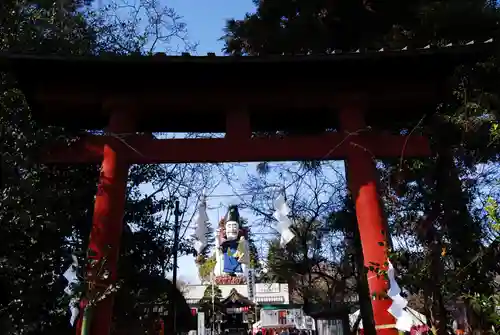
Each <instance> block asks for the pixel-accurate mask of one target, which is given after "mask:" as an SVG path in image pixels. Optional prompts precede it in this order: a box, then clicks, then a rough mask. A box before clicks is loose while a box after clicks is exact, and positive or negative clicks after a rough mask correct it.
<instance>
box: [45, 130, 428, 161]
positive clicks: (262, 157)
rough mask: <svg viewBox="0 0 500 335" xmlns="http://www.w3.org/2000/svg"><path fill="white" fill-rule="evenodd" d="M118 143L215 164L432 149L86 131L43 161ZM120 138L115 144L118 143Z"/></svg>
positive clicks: (330, 138) (141, 157) (335, 138)
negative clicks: (91, 133) (119, 136)
mask: <svg viewBox="0 0 500 335" xmlns="http://www.w3.org/2000/svg"><path fill="white" fill-rule="evenodd" d="M109 143H111V145H115V146H116V145H119V146H120V148H117V149H118V150H120V151H121V152H122V153H123V154H124V155H126V157H127V158H126V161H127V162H128V163H130V164H150V163H157V164H160V163H216V162H259V161H298V160H341V159H345V158H346V156H347V152H348V151H349V150H351V148H354V149H359V150H368V151H369V152H370V153H371V154H373V155H374V156H375V157H377V158H387V157H401V156H404V157H425V156H429V155H430V154H431V151H430V148H429V143H428V140H427V138H426V137H423V136H411V137H403V136H398V135H376V134H373V135H372V134H364V135H357V136H353V135H351V136H349V137H348V138H346V135H344V134H341V133H325V134H323V135H317V136H303V137H286V138H252V139H248V140H237V141H234V140H231V139H227V138H210V139H162V140H158V139H152V138H148V137H146V136H131V137H126V138H124V139H123V140H120V142H119V141H117V140H116V139H115V138H111V137H107V136H88V137H85V138H82V139H80V140H79V141H77V142H76V143H75V144H73V145H72V146H70V147H61V148H58V149H56V148H55V147H53V148H52V150H48V151H46V152H47V153H46V154H45V155H44V156H43V157H42V158H41V159H42V161H43V162H45V163H99V162H101V160H102V155H103V148H104V145H105V144H109ZM117 143H119V144H117Z"/></svg>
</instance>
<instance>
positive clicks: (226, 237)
mask: <svg viewBox="0 0 500 335" xmlns="http://www.w3.org/2000/svg"><path fill="white" fill-rule="evenodd" d="M218 233H219V234H218V241H217V242H216V247H218V249H219V251H218V252H216V258H217V264H216V266H215V271H214V272H215V275H216V276H217V275H219V272H222V273H221V274H227V275H231V276H235V275H241V274H243V267H242V262H241V261H242V260H243V259H240V258H241V254H242V253H241V252H239V249H241V247H240V248H239V245H240V239H241V237H244V236H245V235H246V234H245V231H244V230H243V229H240V214H239V212H238V207H237V206H234V205H232V206H229V208H228V211H227V214H226V216H225V217H224V219H223V220H221V222H220V225H219V229H218Z"/></svg>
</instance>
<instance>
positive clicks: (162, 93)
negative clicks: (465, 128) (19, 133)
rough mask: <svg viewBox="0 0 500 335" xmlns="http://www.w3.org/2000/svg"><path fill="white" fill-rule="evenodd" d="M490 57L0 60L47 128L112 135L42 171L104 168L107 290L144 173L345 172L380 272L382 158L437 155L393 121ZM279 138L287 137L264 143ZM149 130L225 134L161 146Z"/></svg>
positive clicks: (457, 52) (68, 151)
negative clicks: (140, 169)
mask: <svg viewBox="0 0 500 335" xmlns="http://www.w3.org/2000/svg"><path fill="white" fill-rule="evenodd" d="M484 46H486V44H475V45H468V46H463V47H449V48H444V49H436V50H434V49H423V50H419V51H415V50H414V51H407V50H401V51H397V52H374V53H352V54H341V55H325V56H321V57H316V56H301V57H297V56H295V57H286V56H281V57H267V58H263V57H215V56H213V55H209V56H207V57H191V56H180V57H167V56H163V55H160V56H155V57H132V56H130V57H115V58H98V57H90V58H60V57H55V56H54V57H35V56H26V55H3V56H2V60H3V61H7V64H8V67H9V68H10V69H13V70H14V72H15V73H16V75H17V77H18V79H19V82H20V85H21V88H22V89H23V91H24V93H25V95H26V97H27V99H28V102H29V103H30V104H31V106H32V108H33V114H34V116H35V117H37V118H38V119H39V120H41V121H44V122H46V123H48V124H52V125H62V126H65V127H70V128H71V127H76V128H78V129H93V130H96V129H97V130H99V129H101V130H102V129H105V134H104V135H88V136H85V137H83V138H81V139H80V140H78V141H77V142H76V143H74V144H73V145H72V146H70V147H64V146H58V145H55V146H54V147H53V148H52V149H51V150H50V151H49V152H46V153H45V154H44V156H43V160H44V161H45V162H47V163H63V162H64V163H100V162H102V170H101V177H100V183H99V187H98V193H97V196H96V200H95V209H94V216H93V225H92V232H91V237H90V243H89V250H92V251H93V255H92V258H95V259H102V258H103V257H107V264H108V265H107V266H108V270H109V271H110V277H109V278H108V280H107V281H105V280H104V281H105V282H104V283H103V284H105V285H108V284H109V283H113V282H114V281H115V280H116V270H117V261H118V251H119V244H120V237H121V232H122V226H123V222H122V220H123V212H124V205H125V189H126V182H127V174H128V169H129V166H130V165H131V164H146V163H174V162H176V163H187V162H207V163H208V162H237V161H247V162H249V161H286V160H332V159H342V160H345V161H346V163H347V164H346V166H347V169H346V170H347V175H348V182H349V188H350V190H351V193H352V195H353V197H354V199H355V205H356V215H357V219H358V226H359V232H360V235H361V240H362V247H363V255H364V259H365V264H366V265H367V266H369V265H371V264H374V263H375V264H380V265H381V268H382V269H385V268H386V267H385V266H384V263H385V262H386V261H387V253H386V246H385V245H383V243H380V242H385V241H386V240H387V238H388V236H387V235H386V233H385V231H386V228H385V227H386V224H385V222H384V216H383V213H382V211H383V210H382V208H381V206H380V198H379V195H378V191H377V184H378V182H379V180H378V177H377V172H376V169H375V165H374V158H384V157H386V158H387V157H401V156H404V157H425V156H428V155H430V154H431V151H430V149H429V143H428V140H427V139H426V138H425V137H423V136H419V135H411V136H401V135H399V134H390V133H388V132H387V131H394V130H395V128H397V127H396V126H394V125H395V124H397V122H398V121H404V122H406V124H407V123H408V122H411V120H412V119H414V120H418V119H420V118H421V117H422V115H423V114H425V113H432V111H433V110H434V107H435V102H436V101H437V99H438V98H439V95H440V92H441V91H442V88H443V84H444V83H445V81H444V79H445V78H446V76H447V75H448V74H449V73H450V72H451V70H452V69H453V68H454V66H455V65H456V64H457V63H462V62H465V61H473V60H474V59H475V58H477V56H478V52H483V51H485V50H486V48H485V47H484ZM266 66H267V67H266ZM189 71H191V73H190V74H189ZM236 76H242V77H240V78H238V77H236ZM243 76H245V77H243ZM234 82H236V83H234ZM415 123H416V122H415ZM376 129H378V130H381V131H382V133H379V132H377V131H375V130H376ZM278 131H284V132H285V133H286V134H288V135H286V136H285V135H281V136H280V135H269V133H271V134H276V132H278ZM384 131H385V132H384ZM151 132H198V133H208V132H225V136H224V138H204V139H166V140H162V139H154V138H153V137H152V136H151V135H148V133H149V134H150V133H151ZM144 133H146V134H144ZM262 133H265V134H266V135H259V134H262ZM89 257H90V256H89ZM368 283H369V288H370V294H372V295H374V294H380V293H385V292H386V291H387V288H388V287H387V282H386V280H385V279H384V276H377V275H376V273H375V272H373V271H369V272H368ZM390 304H391V301H390V300H388V299H375V300H372V307H373V314H374V319H375V324H376V328H377V332H378V333H380V334H387V335H389V334H396V330H395V328H394V324H395V320H394V318H393V317H392V316H391V315H390V314H389V313H388V312H387V308H388V307H389V306H390ZM112 308H113V299H112V298H108V299H104V300H103V301H102V302H100V303H99V304H98V305H97V306H96V312H94V313H93V319H92V325H91V334H92V335H106V334H108V333H109V329H110V322H111V318H112ZM78 335H79V334H78Z"/></svg>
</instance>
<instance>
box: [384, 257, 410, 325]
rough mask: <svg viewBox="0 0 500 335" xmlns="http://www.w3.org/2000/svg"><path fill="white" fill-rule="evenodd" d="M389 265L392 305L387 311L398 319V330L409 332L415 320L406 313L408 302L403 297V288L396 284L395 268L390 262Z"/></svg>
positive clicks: (388, 274)
mask: <svg viewBox="0 0 500 335" xmlns="http://www.w3.org/2000/svg"><path fill="white" fill-rule="evenodd" d="M388 263H389V265H388V268H387V277H389V285H390V287H389V290H388V291H387V295H388V296H389V298H391V299H392V304H391V307H389V308H388V309H387V311H388V312H389V313H391V314H392V316H394V318H396V329H398V330H402V331H406V332H409V331H410V330H411V327H412V326H413V319H412V317H411V315H410V313H408V312H407V311H405V308H406V306H407V305H408V301H407V300H406V299H405V298H403V297H402V296H401V288H400V287H399V285H398V283H397V282H396V278H395V275H394V272H395V271H394V267H393V266H392V263H391V262H390V261H388Z"/></svg>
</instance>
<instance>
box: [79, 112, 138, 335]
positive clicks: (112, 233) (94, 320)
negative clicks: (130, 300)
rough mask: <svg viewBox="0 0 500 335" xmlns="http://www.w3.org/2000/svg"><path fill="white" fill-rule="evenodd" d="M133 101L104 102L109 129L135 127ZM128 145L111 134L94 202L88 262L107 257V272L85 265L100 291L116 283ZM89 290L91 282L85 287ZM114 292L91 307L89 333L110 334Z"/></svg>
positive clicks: (121, 130) (118, 130)
mask: <svg viewBox="0 0 500 335" xmlns="http://www.w3.org/2000/svg"><path fill="white" fill-rule="evenodd" d="M133 106H134V104H124V103H122V102H110V103H107V104H106V105H105V106H104V109H105V110H107V111H108V112H109V115H110V116H109V124H108V127H107V129H106V131H107V132H109V133H111V134H123V133H131V132H133V130H134V129H135V122H134V113H135V111H134V110H133ZM126 150H127V148H126V145H125V143H124V142H122V141H120V139H119V138H117V137H113V136H111V137H110V138H109V139H108V141H107V143H106V144H105V145H104V148H103V158H102V166H101V171H100V175H99V184H98V186H97V194H96V198H95V204H94V215H93V217H92V229H91V232H90V239H89V245H88V252H87V258H88V261H87V263H90V262H92V261H93V260H96V261H99V260H103V259H106V262H105V263H104V264H103V268H104V269H105V271H107V272H108V273H107V274H106V275H105V276H104V278H103V276H102V275H101V276H99V278H97V274H96V273H95V271H94V270H92V269H91V268H90V267H88V268H87V269H86V274H85V279H86V282H87V283H88V282H92V283H93V284H94V283H95V284H94V285H96V287H97V289H98V290H99V291H102V290H103V289H105V288H106V287H109V285H114V284H116V280H117V270H118V269H117V265H118V256H119V252H120V241H121V236H122V230H123V216H124V211H125V196H126V188H127V178H128V171H129V162H128V161H127V159H126V157H127V155H126ZM85 289H86V291H87V290H88V286H87V287H86V288H85ZM113 296H114V294H109V296H107V297H105V298H104V299H103V300H102V301H100V302H98V303H97V304H96V306H95V307H93V309H92V313H91V316H90V320H89V321H90V322H89V324H88V327H89V328H90V329H89V330H90V332H89V334H91V335H107V334H109V332H110V325H111V322H112V318H113V302H114V299H113ZM86 304H87V301H85V300H82V302H81V303H80V307H81V308H80V317H79V320H78V323H77V327H76V334H77V335H80V334H82V323H83V314H84V313H83V310H84V308H85V306H86Z"/></svg>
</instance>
